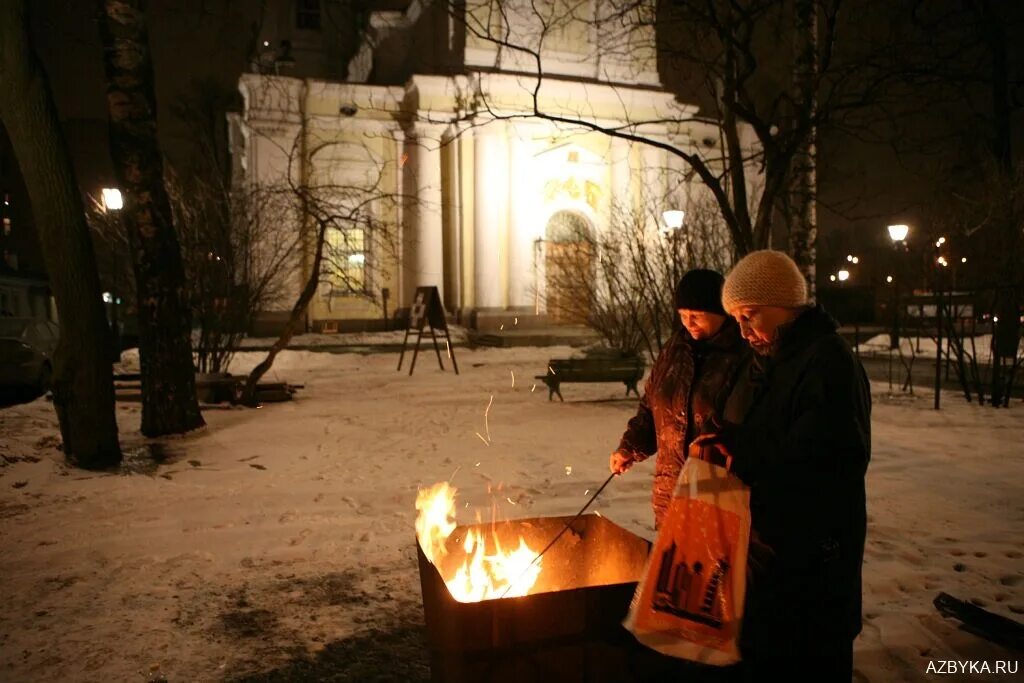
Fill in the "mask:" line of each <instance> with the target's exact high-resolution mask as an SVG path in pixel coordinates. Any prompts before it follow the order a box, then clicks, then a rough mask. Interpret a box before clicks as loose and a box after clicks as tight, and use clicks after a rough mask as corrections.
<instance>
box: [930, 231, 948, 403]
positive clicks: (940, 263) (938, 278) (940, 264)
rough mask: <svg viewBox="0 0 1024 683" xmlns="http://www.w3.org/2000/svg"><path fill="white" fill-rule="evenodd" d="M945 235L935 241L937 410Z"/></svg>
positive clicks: (939, 380) (940, 361)
mask: <svg viewBox="0 0 1024 683" xmlns="http://www.w3.org/2000/svg"><path fill="white" fill-rule="evenodd" d="M945 243H946V238H945V237H940V238H939V239H938V240H936V241H935V264H934V267H935V410H938V409H939V406H940V403H941V398H940V397H941V393H942V271H943V269H944V268H946V267H948V266H949V261H947V260H946V257H945V256H943V255H942V245H943V244H945Z"/></svg>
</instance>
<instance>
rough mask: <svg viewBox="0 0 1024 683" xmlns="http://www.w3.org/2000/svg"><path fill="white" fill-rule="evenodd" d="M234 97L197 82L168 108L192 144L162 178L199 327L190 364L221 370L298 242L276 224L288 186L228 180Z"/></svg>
mask: <svg viewBox="0 0 1024 683" xmlns="http://www.w3.org/2000/svg"><path fill="white" fill-rule="evenodd" d="M237 100H238V93H237V92H235V91H225V90H224V89H223V88H222V87H220V86H219V85H218V84H217V83H215V82H213V81H209V80H199V81H194V82H193V83H192V84H191V87H190V88H189V89H188V91H186V93H185V95H183V96H182V97H181V98H180V99H179V100H178V101H177V102H176V103H175V104H174V106H172V107H171V111H172V112H173V113H174V115H175V117H176V118H177V119H178V121H179V122H180V123H181V124H183V125H184V127H185V129H186V130H187V131H188V132H189V136H190V140H191V142H192V154H191V155H190V156H189V157H188V158H187V159H185V160H183V161H181V162H178V163H177V164H174V165H171V166H169V168H168V172H167V174H166V175H167V178H166V183H165V184H166V187H167V191H168V195H169V198H170V202H171V209H172V211H173V213H174V223H175V225H176V226H177V232H178V237H179V240H180V242H181V248H182V256H183V258H184V266H185V274H186V287H187V289H188V301H189V304H190V306H191V310H192V316H193V320H194V321H195V323H196V325H197V327H198V337H197V338H196V340H195V342H196V346H195V356H196V367H197V368H198V370H199V371H200V372H204V373H218V372H223V371H225V370H227V367H228V364H229V363H230V360H231V357H232V356H233V355H234V352H235V351H236V350H237V349H238V345H239V342H240V341H241V339H242V337H243V336H244V335H245V334H246V332H247V331H248V330H250V329H251V326H252V323H253V320H254V319H255V317H256V316H257V315H258V314H259V313H260V312H261V311H264V310H267V309H268V308H269V307H270V305H271V303H272V302H274V301H277V300H279V299H280V297H281V296H282V295H283V290H284V287H285V281H286V279H287V278H288V277H289V276H290V275H292V274H293V273H292V269H291V266H292V264H293V263H294V261H295V259H294V256H295V251H296V249H298V248H299V246H300V234H299V233H298V232H295V233H291V234H288V233H286V232H285V231H282V230H280V229H279V226H280V225H281V223H282V222H284V221H285V220H286V219H287V209H288V204H289V201H290V198H291V193H290V192H289V191H288V190H287V189H279V190H275V189H274V188H260V187H256V186H251V185H243V184H233V182H232V178H231V171H232V169H231V159H230V157H229V155H228V112H229V111H231V110H232V109H234V108H235V107H236V106H237Z"/></svg>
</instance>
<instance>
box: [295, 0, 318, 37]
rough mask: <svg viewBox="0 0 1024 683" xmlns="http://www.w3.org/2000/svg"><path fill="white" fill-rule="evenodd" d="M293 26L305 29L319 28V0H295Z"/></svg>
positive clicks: (316, 29)
mask: <svg viewBox="0 0 1024 683" xmlns="http://www.w3.org/2000/svg"><path fill="white" fill-rule="evenodd" d="M295 26H296V28H301V29H305V30H307V31H319V30H320V0H296V6H295Z"/></svg>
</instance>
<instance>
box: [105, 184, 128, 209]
mask: <svg viewBox="0 0 1024 683" xmlns="http://www.w3.org/2000/svg"><path fill="white" fill-rule="evenodd" d="M101 193H102V195H103V210H104V211H106V212H108V213H109V212H110V211H120V210H121V209H123V208H124V199H123V198H122V197H121V190H119V189H117V188H116V187H104V188H103V190H101Z"/></svg>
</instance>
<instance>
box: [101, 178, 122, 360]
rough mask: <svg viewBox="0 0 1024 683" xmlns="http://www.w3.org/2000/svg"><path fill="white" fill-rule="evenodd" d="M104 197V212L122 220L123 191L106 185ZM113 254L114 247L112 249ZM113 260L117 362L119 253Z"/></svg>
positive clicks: (116, 352)
mask: <svg viewBox="0 0 1024 683" xmlns="http://www.w3.org/2000/svg"><path fill="white" fill-rule="evenodd" d="M101 196H102V198H103V212H104V213H106V214H107V215H109V216H112V217H113V220H117V221H120V219H121V209H122V208H124V198H123V197H122V196H121V191H120V190H118V189H117V188H116V187H104V188H103V190H102V191H101ZM111 253H112V254H113V249H111ZM113 256H114V258H113V259H112V260H113V262H112V263H111V264H110V265H111V269H112V273H111V274H112V275H113V278H114V287H113V290H114V291H113V292H112V294H111V296H110V301H109V303H110V332H111V340H110V341H111V349H110V354H111V358H112V359H113V362H115V363H117V362H119V361H120V360H121V329H120V325H119V324H118V320H117V307H118V304H120V303H121V297H120V296H119V293H120V290H119V288H118V277H117V271H118V266H117V264H118V258H117V254H113Z"/></svg>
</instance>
